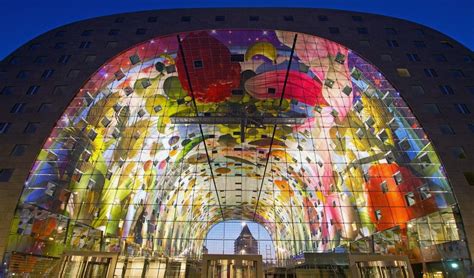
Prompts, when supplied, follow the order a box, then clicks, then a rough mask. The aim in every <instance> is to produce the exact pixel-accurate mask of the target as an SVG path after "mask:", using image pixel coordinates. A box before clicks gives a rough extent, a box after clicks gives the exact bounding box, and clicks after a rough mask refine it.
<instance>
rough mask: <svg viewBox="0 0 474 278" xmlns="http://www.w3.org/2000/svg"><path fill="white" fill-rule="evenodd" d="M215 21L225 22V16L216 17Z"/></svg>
mask: <svg viewBox="0 0 474 278" xmlns="http://www.w3.org/2000/svg"><path fill="white" fill-rule="evenodd" d="M215 21H220V22H222V21H225V16H223V15H218V16H216V18H215Z"/></svg>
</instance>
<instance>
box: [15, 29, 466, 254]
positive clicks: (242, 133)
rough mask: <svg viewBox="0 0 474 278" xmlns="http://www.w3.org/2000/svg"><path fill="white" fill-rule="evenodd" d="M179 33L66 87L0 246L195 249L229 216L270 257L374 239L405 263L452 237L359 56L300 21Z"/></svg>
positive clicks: (425, 147) (407, 131)
mask: <svg viewBox="0 0 474 278" xmlns="http://www.w3.org/2000/svg"><path fill="white" fill-rule="evenodd" d="M179 37H180V38H181V40H179V39H178V38H177V36H176V35H169V36H163V37H158V38H155V39H152V40H149V41H147V42H144V43H142V44H140V45H137V46H134V47H133V48H131V49H129V50H127V51H125V52H123V53H120V54H119V55H118V56H116V57H114V58H113V59H112V60H111V61H109V62H108V63H106V64H105V65H104V66H103V67H101V68H100V69H99V70H98V71H97V72H96V74H94V75H93V76H92V77H91V78H90V79H89V81H88V82H87V83H86V84H85V85H84V86H83V88H82V89H81V90H80V92H78V94H77V96H76V97H75V98H74V100H73V101H72V102H71V104H70V105H69V106H68V108H67V109H66V111H65V112H64V114H63V116H62V117H61V118H60V120H59V121H58V123H57V125H56V127H55V128H54V130H53V131H52V133H51V135H50V137H49V138H48V140H47V141H46V142H45V145H44V147H43V149H42V151H41V153H40V154H39V156H38V158H37V161H36V163H35V165H34V167H33V169H32V170H31V175H30V176H29V178H28V180H27V181H26V184H25V189H24V193H23V195H22V198H21V200H20V202H19V205H18V210H17V212H16V217H15V221H14V223H13V224H12V229H11V236H10V239H9V244H8V252H9V254H13V253H12V252H17V253H25V254H28V253H29V254H35V255H39V256H49V257H55V258H56V257H60V256H61V254H62V253H63V252H64V251H67V250H76V251H77V250H89V251H102V252H120V253H121V254H122V255H124V256H151V257H153V256H169V257H187V258H199V257H200V256H201V254H202V246H203V243H204V241H206V238H205V236H206V233H207V232H208V231H209V230H210V229H211V227H213V226H214V225H216V224H217V223H220V222H222V221H227V220H230V219H248V220H253V221H255V222H256V223H259V224H261V225H263V226H264V227H265V229H266V230H267V231H268V233H269V234H270V235H271V237H272V238H273V242H274V244H275V246H274V248H275V253H276V255H275V256H276V258H277V260H290V259H292V258H294V257H295V256H297V255H298V254H301V253H303V252H335V251H338V250H339V251H346V252H349V251H356V252H362V251H364V252H365V251H368V252H372V251H373V250H366V249H367V248H368V247H367V246H368V245H367V244H368V242H369V241H374V240H375V239H378V241H377V242H376V243H377V244H375V245H376V246H377V248H378V251H379V252H381V253H397V254H398V253H404V254H407V255H409V256H410V258H411V259H412V261H414V262H418V261H422V260H423V254H422V253H421V251H420V250H421V249H422V248H424V247H426V246H429V247H430V248H436V247H438V246H440V245H443V244H448V243H450V242H457V243H459V246H460V247H459V248H460V249H459V250H465V249H466V247H465V243H464V244H463V239H464V238H463V235H462V232H461V231H462V228H461V227H462V226H461V223H460V219H459V217H458V216H457V215H458V212H457V204H456V203H455V199H454V197H453V194H452V190H451V187H450V185H449V182H448V180H447V178H446V175H445V173H444V171H443V168H442V165H441V163H440V162H439V159H438V156H437V155H436V152H435V151H434V149H433V147H432V145H431V143H430V141H429V140H428V138H427V137H426V135H425V134H424V132H423V130H422V127H421V126H420V125H419V123H418V122H417V120H416V118H415V117H414V116H413V114H412V113H411V111H410V109H409V108H408V107H407V105H406V104H405V102H404V101H403V99H402V98H401V97H400V94H399V92H397V91H396V90H395V89H394V88H393V87H392V86H391V85H390V83H389V82H388V81H387V80H386V79H385V78H384V76H383V75H382V73H380V72H379V71H378V70H377V69H376V68H375V67H374V66H372V65H371V64H370V63H368V62H367V61H365V60H364V59H362V58H361V57H359V56H358V55H357V54H356V53H354V52H353V51H352V50H350V49H347V48H346V47H344V46H342V45H339V44H337V43H334V42H331V41H328V40H326V39H322V38H320V37H317V36H313V35H307V34H302V33H294V32H287V31H274V30H205V31H199V32H190V33H182V34H180V36H179ZM217 225H219V224H217ZM427 234H428V235H430V236H429V237H427V236H426V235H427Z"/></svg>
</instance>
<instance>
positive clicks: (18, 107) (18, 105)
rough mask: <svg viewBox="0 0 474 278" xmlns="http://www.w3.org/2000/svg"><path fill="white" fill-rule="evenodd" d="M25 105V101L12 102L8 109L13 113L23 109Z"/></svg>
mask: <svg viewBox="0 0 474 278" xmlns="http://www.w3.org/2000/svg"><path fill="white" fill-rule="evenodd" d="M25 106H26V103H22V102H20V103H15V104H13V106H12V109H10V113H13V114H18V113H21V112H23V110H24V109H25Z"/></svg>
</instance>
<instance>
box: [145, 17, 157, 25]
mask: <svg viewBox="0 0 474 278" xmlns="http://www.w3.org/2000/svg"><path fill="white" fill-rule="evenodd" d="M147 21H148V22H150V23H153V22H157V21H158V17H156V16H150V17H149V18H148V20H147Z"/></svg>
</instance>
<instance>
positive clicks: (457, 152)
mask: <svg viewBox="0 0 474 278" xmlns="http://www.w3.org/2000/svg"><path fill="white" fill-rule="evenodd" d="M451 154H452V155H453V156H454V157H455V158H457V159H466V158H467V156H466V152H465V151H464V148H463V147H452V148H451Z"/></svg>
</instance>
